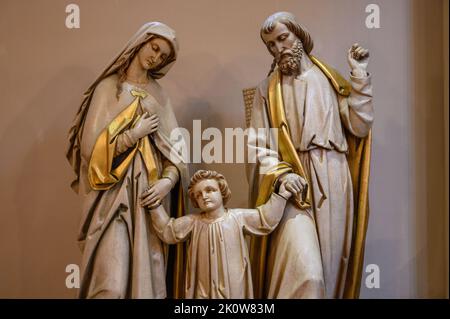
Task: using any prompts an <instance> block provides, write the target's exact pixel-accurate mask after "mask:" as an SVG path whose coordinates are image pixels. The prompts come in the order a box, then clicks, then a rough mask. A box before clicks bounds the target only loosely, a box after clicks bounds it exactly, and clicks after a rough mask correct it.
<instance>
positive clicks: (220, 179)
mask: <svg viewBox="0 0 450 319" xmlns="http://www.w3.org/2000/svg"><path fill="white" fill-rule="evenodd" d="M205 179H214V180H216V181H217V184H219V189H220V193H221V194H222V198H223V204H224V205H225V204H226V203H227V202H228V200H229V199H230V197H231V191H230V188H229V187H228V183H227V181H226V179H225V177H224V176H223V175H222V174H220V173H218V172H216V171H208V170H198V171H197V172H195V174H194V176H192V178H191V182H190V183H189V187H188V194H189V198H190V199H191V202H192V205H193V206H194V207H195V208H198V204H197V200H196V199H195V195H194V191H193V188H194V186H195V185H196V184H197V183H198V182H200V181H203V180H205Z"/></svg>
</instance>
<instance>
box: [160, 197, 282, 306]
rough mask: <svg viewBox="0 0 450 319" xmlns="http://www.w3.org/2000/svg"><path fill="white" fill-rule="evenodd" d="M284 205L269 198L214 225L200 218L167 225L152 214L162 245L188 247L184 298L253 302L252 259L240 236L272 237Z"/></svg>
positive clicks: (193, 216) (232, 211) (194, 216)
mask: <svg viewBox="0 0 450 319" xmlns="http://www.w3.org/2000/svg"><path fill="white" fill-rule="evenodd" d="M285 205H286V200H285V199H284V198H283V197H281V196H279V195H277V194H275V193H274V194H272V196H271V197H270V198H269V200H268V201H267V203H266V204H264V205H261V206H260V207H258V208H257V209H240V208H238V209H228V210H227V211H226V213H225V214H224V215H223V216H222V217H219V218H217V219H215V220H209V219H207V218H205V217H206V216H205V214H204V213H199V214H190V215H186V216H183V217H180V218H177V219H174V218H171V219H170V220H169V221H168V223H166V224H164V220H163V218H162V217H161V215H160V214H164V212H161V211H159V210H158V211H155V212H152V220H153V224H154V225H155V229H156V231H157V233H158V236H159V237H160V238H161V240H162V241H164V242H166V243H169V244H174V243H177V242H181V241H185V240H187V239H189V241H188V252H187V263H186V280H185V296H184V297H185V298H196V299H230V298H233V299H236V298H238V299H242V298H253V285H252V276H251V267H250V258H249V253H248V248H247V243H246V241H245V236H244V235H246V234H247V235H256V236H262V235H267V234H269V233H270V232H272V230H273V229H275V227H276V226H277V225H278V223H279V221H280V219H281V216H282V214H283V210H284V207H285Z"/></svg>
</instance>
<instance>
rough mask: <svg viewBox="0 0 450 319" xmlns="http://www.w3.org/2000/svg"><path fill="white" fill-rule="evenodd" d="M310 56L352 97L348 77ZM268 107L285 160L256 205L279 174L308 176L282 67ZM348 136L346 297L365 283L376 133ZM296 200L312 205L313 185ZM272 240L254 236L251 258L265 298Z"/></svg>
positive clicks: (354, 295)
mask: <svg viewBox="0 0 450 319" xmlns="http://www.w3.org/2000/svg"><path fill="white" fill-rule="evenodd" d="M310 59H311V61H312V62H313V63H314V64H316V65H317V66H318V67H319V68H320V70H321V71H322V72H323V73H324V74H325V76H326V77H327V78H328V79H329V81H330V83H331V84H332V86H333V88H334V89H335V90H336V93H337V94H339V95H341V96H344V97H348V96H349V95H350V92H351V85H350V83H348V81H347V80H345V79H344V78H343V77H342V76H341V75H340V74H339V73H338V72H337V71H336V70H334V69H333V68H331V67H329V66H328V65H326V64H325V63H323V62H321V61H320V60H319V59H317V58H316V57H314V56H310ZM254 92H255V90H254V89H248V90H246V91H245V92H244V96H245V100H246V101H247V102H248V101H249V100H252V99H249V97H248V95H249V94H252V93H253V94H254ZM267 108H268V109H267V112H268V114H269V117H270V118H269V121H270V126H271V128H278V137H279V140H278V148H279V149H278V151H279V154H280V159H281V160H282V161H283V162H282V163H280V164H279V165H277V167H275V168H273V169H272V170H271V171H269V172H268V173H267V174H265V175H264V177H263V179H262V181H261V184H260V188H259V193H258V197H257V199H256V202H255V203H251V204H252V206H254V207H257V206H259V205H261V204H263V203H265V201H266V200H267V199H268V198H269V196H270V194H271V193H272V192H273V191H274V189H275V184H276V181H277V179H278V177H279V176H281V175H283V174H285V173H287V172H291V171H293V172H295V173H297V174H298V175H300V176H301V177H303V178H304V179H305V180H307V176H306V175H305V174H304V169H303V167H302V164H301V162H300V160H299V158H298V154H297V152H296V150H295V147H294V145H293V143H292V141H291V138H290V133H289V127H288V124H287V121H286V115H285V110H284V104H283V97H282V91H281V76H280V71H279V70H278V69H276V70H275V71H274V72H272V74H271V75H270V76H269V85H268V104H267ZM247 113H250V112H247ZM247 115H250V114H247ZM247 123H249V121H247ZM345 135H346V139H347V143H348V153H347V161H348V165H349V169H350V174H351V178H352V184H353V198H354V212H355V213H354V221H353V234H352V246H351V252H350V259H349V266H348V271H347V278H346V283H345V289H344V298H358V297H359V290H360V285H361V273H362V267H363V263H364V245H365V238H366V231H367V224H368V219H369V194H368V188H369V172H370V154H371V143H372V136H371V132H369V134H368V136H367V137H365V138H358V137H356V136H354V135H353V134H351V133H350V132H348V131H347V130H345ZM294 202H295V205H296V206H297V207H299V208H300V209H306V208H309V207H310V206H311V194H310V187H308V186H307V187H305V190H304V193H303V195H302V196H301V198H299V199H295V200H294ZM268 239H269V237H268V236H263V237H252V238H251V241H250V259H251V267H252V274H253V284H254V289H255V298H263V297H264V291H265V272H266V257H267V245H268Z"/></svg>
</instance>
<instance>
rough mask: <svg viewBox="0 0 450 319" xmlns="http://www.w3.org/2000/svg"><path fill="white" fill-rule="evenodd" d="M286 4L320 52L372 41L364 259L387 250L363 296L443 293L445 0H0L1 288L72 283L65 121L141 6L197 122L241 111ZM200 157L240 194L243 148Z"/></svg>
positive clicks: (54, 289) (182, 104) (44, 289)
mask: <svg viewBox="0 0 450 319" xmlns="http://www.w3.org/2000/svg"><path fill="white" fill-rule="evenodd" d="M69 3H76V4H78V5H79V7H80V11H81V28H80V29H67V28H66V26H65V19H66V15H67V14H66V13H65V7H66V5H68V4H69ZM370 3H375V4H378V5H379V7H380V9H381V28H379V29H367V28H366V26H365V19H366V16H367V13H366V12H365V8H366V6H367V5H368V4H370ZM444 6H446V7H445V8H446V10H444ZM281 10H283V11H291V12H293V13H294V14H296V15H297V17H298V18H299V20H300V21H301V22H302V23H303V24H304V25H305V26H307V28H308V29H309V31H310V32H311V34H312V36H313V39H314V41H315V49H314V51H313V53H314V54H315V55H317V56H319V57H321V58H322V59H324V60H325V61H327V62H328V63H329V64H331V65H333V66H335V67H336V68H337V69H339V70H340V71H341V72H342V73H343V74H346V75H347V74H348V66H347V63H346V51H347V49H348V47H349V46H351V45H352V43H354V42H356V41H358V42H359V43H361V44H362V45H364V46H366V47H368V48H369V49H370V52H371V61H370V63H369V68H370V72H371V73H372V76H373V86H374V94H375V109H376V122H375V124H374V128H373V133H374V140H373V162H372V163H373V164H372V176H371V185H370V187H371V188H370V196H371V198H370V200H371V219H370V223H369V230H368V234H367V245H366V258H365V263H366V265H368V264H377V265H378V266H379V268H380V272H381V281H380V288H379V289H368V288H366V287H365V285H364V284H363V287H362V292H361V296H362V297H363V298H430V297H446V296H448V195H447V194H448V147H447V145H448V91H446V88H448V40H446V42H445V43H444V39H448V2H447V1H445V0H444V1H440V0H433V1H421V0H413V1H407V0H396V1H388V0H377V1H376V0H372V1H360V0H339V1H332V0H303V1H290V0H283V1H281V0H279V1H273V0H272V1H269V0H260V1H238V0H228V1H207V0H190V1H181V0H166V1H164V2H163V1H153V0H152V1H149V0H135V1H124V0H115V1H106V0H96V1H87V0H73V1H57V0H40V1H23V0H19V1H17V0H16V1H12V0H0V75H1V76H0V96H1V100H0V101H1V102H0V150H1V156H0V203H1V204H0V258H1V259H0V297H3V298H5V297H6V298H48V297H54V298H72V297H74V296H75V295H76V290H75V289H68V288H66V286H65V278H66V276H67V273H65V268H66V265H68V264H77V263H79V262H80V259H81V255H80V252H79V250H78V247H77V246H76V237H77V230H78V222H79V216H80V212H81V205H80V202H79V200H78V198H77V195H76V194H75V193H74V192H73V191H72V190H71V189H70V187H69V184H70V181H71V178H72V172H71V168H70V166H69V165H68V163H67V161H66V159H65V156H64V154H65V147H66V136H67V131H68V129H69V127H70V124H71V121H72V119H73V117H74V115H75V112H76V111H77V109H78V106H79V103H80V102H81V97H82V94H83V92H84V90H85V89H86V88H87V87H88V86H89V85H90V83H91V81H93V80H94V79H95V78H96V76H97V75H98V74H99V72H100V71H101V70H102V69H103V68H104V66H105V65H106V64H107V63H108V62H109V60H110V59H111V58H112V57H113V56H114V55H115V54H116V53H117V52H118V51H119V50H120V49H121V48H122V46H123V45H124V44H125V43H126V41H127V40H128V39H129V37H131V35H132V34H133V33H134V32H135V31H136V30H137V29H138V28H139V27H140V26H141V25H142V24H143V23H144V22H146V21H162V22H165V23H167V24H168V25H170V26H171V27H173V28H174V29H175V30H176V31H177V34H178V38H179V41H180V47H181V50H180V55H179V59H178V62H177V64H176V65H175V66H174V67H173V69H172V70H171V71H170V72H169V74H168V75H167V76H166V77H165V78H164V79H162V80H161V84H162V85H163V87H164V88H165V89H166V91H167V92H168V94H169V96H170V97H171V99H172V103H173V105H174V109H175V111H176V114H177V118H178V121H179V123H180V125H181V126H184V127H186V128H188V129H192V120H194V119H199V120H201V121H202V127H203V128H206V127H217V128H219V129H221V130H223V129H224V128H225V127H243V126H244V123H245V122H244V106H243V102H242V94H241V90H242V89H243V88H247V87H251V86H254V85H256V84H257V83H258V82H259V81H261V80H262V79H263V78H264V77H265V75H266V74H267V72H268V69H269V67H270V63H271V58H270V56H269V54H268V52H267V51H266V49H265V47H264V45H263V44H262V42H261V41H260V39H259V27H260V25H261V23H262V22H263V21H264V19H265V18H266V17H267V16H268V15H269V14H271V13H273V12H275V11H281ZM444 30H445V31H444ZM444 61H446V62H444ZM445 63H446V64H445ZM444 64H445V65H446V67H445V66H444ZM444 70H446V72H444ZM445 83H447V84H445ZM200 167H205V168H206V167H208V168H212V169H217V170H219V171H221V172H222V173H224V174H225V176H226V177H227V178H228V180H229V183H230V186H231V188H232V191H233V197H232V200H231V202H230V206H235V207H246V206H247V184H246V181H245V178H244V176H245V173H244V167H243V165H242V164H211V165H206V164H195V165H192V166H191V172H192V171H194V170H196V169H198V168H200ZM364 276H365V275H364ZM363 283H364V278H363Z"/></svg>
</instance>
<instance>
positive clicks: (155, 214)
mask: <svg viewBox="0 0 450 319" xmlns="http://www.w3.org/2000/svg"><path fill="white" fill-rule="evenodd" d="M150 215H151V218H152V222H153V228H154V229H155V231H156V234H157V235H158V237H159V238H160V239H161V240H162V241H163V242H165V243H166V244H176V243H179V242H182V241H185V240H186V239H187V238H188V237H189V235H190V233H191V231H192V228H193V227H194V218H193V216H192V215H186V216H183V217H179V218H170V217H169V216H168V215H167V213H166V210H165V209H164V207H163V206H162V205H160V206H159V207H157V208H155V209H152V210H151V211H150Z"/></svg>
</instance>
